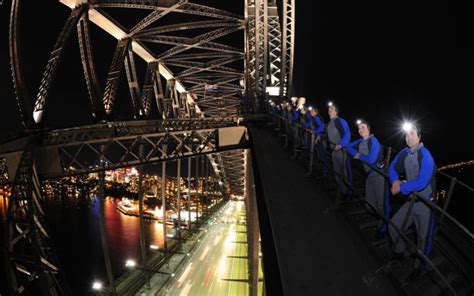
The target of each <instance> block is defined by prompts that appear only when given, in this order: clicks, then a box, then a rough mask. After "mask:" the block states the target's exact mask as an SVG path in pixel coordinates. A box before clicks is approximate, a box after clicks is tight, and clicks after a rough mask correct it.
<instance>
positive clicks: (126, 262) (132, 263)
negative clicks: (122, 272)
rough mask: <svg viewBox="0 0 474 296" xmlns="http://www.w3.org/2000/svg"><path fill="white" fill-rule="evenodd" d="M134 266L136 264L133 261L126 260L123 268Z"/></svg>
mask: <svg viewBox="0 0 474 296" xmlns="http://www.w3.org/2000/svg"><path fill="white" fill-rule="evenodd" d="M135 266H137V262H136V261H135V260H132V259H128V260H127V261H125V267H129V268H132V267H135Z"/></svg>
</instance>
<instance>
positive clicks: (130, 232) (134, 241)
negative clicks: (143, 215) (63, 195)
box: [0, 196, 172, 295]
mask: <svg viewBox="0 0 474 296" xmlns="http://www.w3.org/2000/svg"><path fill="white" fill-rule="evenodd" d="M119 202H120V199H119V198H111V197H108V198H107V199H106V200H105V202H104V205H105V208H104V209H105V218H106V234H107V242H108V245H109V252H110V258H111V263H112V269H113V271H114V276H115V277H116V278H117V277H118V276H120V275H121V274H122V273H123V272H125V271H126V267H125V261H126V260H127V259H135V260H136V261H137V262H140V259H141V252H140V223H139V218H138V217H134V216H127V215H124V214H122V213H121V212H119V211H118V210H117V206H118V204H119ZM7 204H8V200H6V199H4V198H3V197H2V196H0V216H1V219H2V223H1V225H0V242H1V244H2V245H3V244H4V243H3V242H4V238H5V234H4V231H5V226H6V217H7V209H8V207H7ZM44 210H45V212H46V215H47V217H48V226H49V230H50V232H51V236H52V237H53V239H54V247H55V248H56V250H57V254H58V256H59V259H60V263H61V266H62V268H63V269H64V270H65V274H66V278H67V281H68V282H69V283H70V285H71V288H72V290H73V293H74V294H76V295H84V294H87V293H89V292H90V291H91V290H90V287H91V284H92V281H93V280H96V279H99V280H101V281H102V282H104V283H105V282H107V280H106V279H107V276H106V273H105V267H104V260H103V252H102V245H101V240H100V229H99V203H98V199H97V198H96V197H93V198H91V199H90V200H88V201H85V200H82V201H81V200H77V199H69V200H68V202H66V203H62V202H61V201H60V200H57V199H55V200H51V199H50V200H48V202H47V205H46V206H45V207H44ZM166 227H167V231H170V230H171V228H172V226H171V225H167V226H166ZM144 228H145V234H146V248H147V252H148V255H150V254H152V253H154V252H156V250H151V249H150V245H157V246H159V247H160V248H161V247H162V246H163V225H162V224H161V223H158V222H156V221H147V222H145V227H144ZM2 266H3V265H2ZM0 281H3V278H2V279H0Z"/></svg>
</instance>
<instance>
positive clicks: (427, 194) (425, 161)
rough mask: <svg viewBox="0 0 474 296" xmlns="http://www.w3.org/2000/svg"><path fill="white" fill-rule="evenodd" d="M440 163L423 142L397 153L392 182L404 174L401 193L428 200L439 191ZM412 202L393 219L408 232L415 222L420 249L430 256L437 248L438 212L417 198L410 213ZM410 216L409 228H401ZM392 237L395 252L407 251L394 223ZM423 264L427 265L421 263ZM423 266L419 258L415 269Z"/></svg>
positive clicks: (393, 163)
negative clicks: (437, 171) (437, 168)
mask: <svg viewBox="0 0 474 296" xmlns="http://www.w3.org/2000/svg"><path fill="white" fill-rule="evenodd" d="M435 173H436V165H435V163H434V160H433V157H432V156H431V153H430V152H429V151H428V149H426V148H425V147H423V143H420V144H418V145H417V146H416V147H415V148H413V149H412V148H409V147H406V148H405V149H403V150H402V151H401V152H400V153H398V154H397V156H395V159H394V160H393V162H392V164H391V165H390V171H389V177H390V182H391V183H393V182H394V181H395V180H399V179H400V175H401V174H404V175H405V179H406V181H403V182H402V184H401V186H400V192H401V193H402V194H403V195H407V196H408V195H410V194H412V193H416V194H417V195H418V196H420V197H422V198H425V199H427V200H432V199H433V191H434V190H435ZM409 206H410V204H409V203H405V204H404V205H403V206H402V207H401V208H400V210H398V212H397V213H395V215H394V216H393V217H392V222H393V223H394V224H395V225H396V226H397V227H398V228H399V229H400V230H401V231H406V229H408V227H410V226H411V225H412V224H413V223H414V224H415V228H416V232H417V237H418V248H419V249H420V250H421V251H423V253H424V254H425V255H426V256H429V255H430V254H431V250H432V248H433V235H434V230H435V215H434V213H433V212H432V211H431V210H430V208H428V207H427V206H426V205H425V204H424V203H422V202H419V201H417V200H416V201H415V204H414V205H413V209H412V211H411V212H410V213H408V209H409ZM405 218H406V219H407V223H406V225H405V229H401V227H402V225H403V222H404V221H405ZM389 232H390V236H391V237H392V240H393V242H394V246H393V250H394V252H395V253H402V252H403V251H404V250H405V242H404V241H403V239H401V238H399V235H398V232H397V231H396V230H395V228H394V227H393V226H391V225H390V226H389ZM421 266H423V265H422V264H421ZM419 267H420V260H416V261H415V268H419Z"/></svg>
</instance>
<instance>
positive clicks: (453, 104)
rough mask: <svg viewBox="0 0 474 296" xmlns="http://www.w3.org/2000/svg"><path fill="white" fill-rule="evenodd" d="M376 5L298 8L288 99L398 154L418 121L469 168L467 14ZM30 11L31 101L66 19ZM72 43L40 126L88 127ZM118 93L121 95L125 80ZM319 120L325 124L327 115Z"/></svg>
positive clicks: (302, 4) (107, 47) (2, 122)
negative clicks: (408, 124) (404, 121)
mask: <svg viewBox="0 0 474 296" xmlns="http://www.w3.org/2000/svg"><path fill="white" fill-rule="evenodd" d="M7 2H9V1H7ZM38 2H41V4H40V3H38ZM235 2H238V1H235ZM381 2H383V1H297V4H296V5H297V11H296V14H297V23H296V28H297V32H296V53H295V75H294V90H293V93H294V95H297V96H305V97H307V98H308V100H309V102H311V103H312V104H314V105H316V106H318V107H320V108H321V107H324V106H325V104H326V102H327V100H328V97H332V98H334V100H335V101H336V102H337V103H338V104H339V105H340V107H341V116H342V117H344V118H345V119H347V120H348V121H349V123H350V124H351V128H352V129H353V130H354V131H355V126H354V125H353V124H352V123H353V122H354V121H355V119H356V118H357V117H359V116H362V117H363V118H365V119H367V120H369V121H370V122H371V124H372V127H373V131H374V132H375V133H376V134H377V135H378V136H379V138H381V139H382V142H384V143H387V144H390V145H394V146H395V147H396V148H401V147H402V146H401V145H403V139H402V138H401V137H400V136H399V135H396V133H397V132H398V127H399V123H400V121H401V118H402V117H403V116H404V117H407V118H411V119H418V120H420V122H421V125H422V128H423V141H424V142H425V145H426V146H427V147H428V148H429V149H430V150H431V151H432V153H433V155H434V157H435V159H436V160H437V163H438V165H443V164H447V163H452V162H455V161H459V160H468V159H472V153H471V150H472V149H471V148H470V145H466V141H469V134H470V133H469V129H470V128H471V127H472V124H471V120H470V115H471V112H470V110H469V109H470V108H467V107H466V105H467V104H468V101H469V100H471V99H472V98H473V93H474V90H473V88H472V82H473V81H474V79H473V78H474V71H473V69H474V58H473V50H472V35H473V34H472V33H473V32H472V30H471V29H469V28H470V27H473V25H474V24H473V22H474V20H473V19H472V17H470V16H469V15H468V11H469V10H468V9H467V6H466V7H463V6H462V5H461V4H459V3H456V5H457V7H454V3H451V2H445V3H443V4H441V3H435V2H432V1H424V0H423V1H416V3H415V2H414V1H407V0H402V1H397V2H393V3H388V2H387V3H386V2H383V3H381ZM239 5H240V4H239ZM233 6H234V7H238V5H237V6H236V5H235V3H234V4H233ZM9 9H10V8H9V4H7V3H6V4H3V6H1V7H0V22H1V23H0V40H2V42H0V98H1V100H0V110H1V111H2V114H1V116H0V136H1V137H4V136H5V135H6V134H7V133H12V132H14V131H15V130H18V129H20V128H21V127H20V122H19V115H18V112H17V108H16V102H15V98H14V95H13V90H12V83H11V75H10V69H9V63H8V42H7V40H8V18H9ZM27 9H28V10H27V11H26V10H25V13H24V22H23V25H24V26H23V31H22V34H23V39H22V42H23V54H24V62H25V65H27V66H26V67H25V73H26V79H27V82H28V84H29V86H30V88H31V89H32V90H34V91H33V93H36V91H37V89H38V84H39V80H40V77H41V72H42V71H43V69H44V66H45V64H46V61H47V58H48V56H49V51H50V50H51V48H52V47H53V45H54V42H55V39H56V37H57V36H58V33H59V31H60V30H61V27H62V25H63V24H64V22H65V20H66V18H67V15H68V13H69V9H67V8H66V7H64V6H63V5H60V4H58V3H57V2H56V1H32V3H28V7H27ZM240 13H241V12H240ZM93 36H94V38H96V40H100V43H99V42H95V45H94V46H95V47H96V48H94V49H95V50H96V51H98V52H97V54H96V60H98V68H99V77H100V79H102V86H103V85H104V82H105V81H104V80H105V77H106V71H107V69H108V67H109V65H110V60H111V58H112V53H113V49H114V43H113V42H110V40H111V39H110V38H109V37H107V35H105V33H103V32H101V31H100V30H97V29H95V30H94V31H93ZM71 40H72V42H71V43H70V44H69V45H68V48H67V50H66V55H65V57H64V59H63V60H62V63H61V66H60V68H59V72H58V79H57V80H56V83H55V84H54V85H53V88H52V92H51V96H50V100H49V101H48V106H47V108H48V109H47V113H46V114H45V116H46V117H45V123H46V125H47V126H51V127H52V126H57V127H58V126H70V125H75V124H78V123H91V122H93V119H92V117H91V116H90V115H89V114H90V113H89V100H88V97H87V93H86V90H85V83H84V79H83V78H82V74H81V72H82V69H81V67H82V66H81V64H80V58H79V50H78V47H77V41H76V36H75V34H73V35H72V38H71ZM120 88H121V93H123V94H124V95H128V93H127V89H126V82H125V79H123V81H122V83H121V86H120ZM32 97H33V96H32ZM122 101H124V100H122ZM118 108H119V109H120V110H122V111H120V112H117V116H116V118H117V119H121V118H127V117H128V116H129V114H130V113H129V111H127V109H128V105H126V104H123V105H121V106H119V107H118ZM324 109H325V108H324ZM323 116H325V118H326V119H328V116H327V113H326V112H325V110H323Z"/></svg>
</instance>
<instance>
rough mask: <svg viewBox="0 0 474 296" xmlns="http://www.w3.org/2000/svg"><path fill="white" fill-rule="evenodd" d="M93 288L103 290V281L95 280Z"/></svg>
mask: <svg viewBox="0 0 474 296" xmlns="http://www.w3.org/2000/svg"><path fill="white" fill-rule="evenodd" d="M92 289H93V290H96V291H100V290H102V283H101V282H99V281H95V282H94V283H92Z"/></svg>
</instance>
